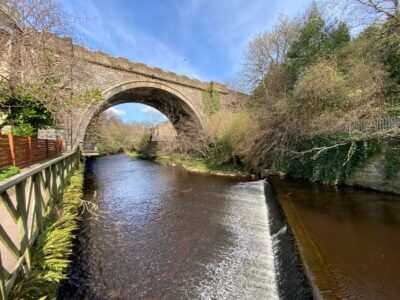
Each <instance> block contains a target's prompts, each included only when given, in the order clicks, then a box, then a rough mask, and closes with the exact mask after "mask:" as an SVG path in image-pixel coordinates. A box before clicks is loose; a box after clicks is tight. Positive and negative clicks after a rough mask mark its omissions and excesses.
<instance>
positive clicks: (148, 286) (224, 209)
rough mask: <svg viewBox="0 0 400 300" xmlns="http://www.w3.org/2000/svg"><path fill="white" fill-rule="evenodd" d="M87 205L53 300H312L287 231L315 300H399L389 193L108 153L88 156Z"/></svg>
mask: <svg viewBox="0 0 400 300" xmlns="http://www.w3.org/2000/svg"><path fill="white" fill-rule="evenodd" d="M85 198H86V199H87V200H91V201H93V202H95V203H96V204H97V205H98V209H97V210H96V211H95V213H92V214H89V213H85V214H84V218H82V221H81V226H80V230H79V234H78V238H77V243H76V246H75V251H74V253H75V255H74V257H73V263H72V266H71V269H70V274H69V275H70V278H69V280H68V281H67V282H64V283H63V284H62V287H61V289H60V293H59V297H58V298H59V299H255V300H257V299H268V300H269V299H272V300H273V299H312V298H313V294H312V292H311V288H310V284H309V280H308V279H307V277H306V275H305V272H304V268H303V265H302V263H301V260H300V256H299V253H298V250H297V247H296V246H295V242H294V241H295V240H294V239H293V236H292V234H291V232H292V231H293V232H294V234H295V236H296V238H297V239H296V240H297V244H298V246H299V249H300V253H301V255H302V258H303V261H305V267H306V269H307V270H308V277H309V279H310V282H311V285H312V286H313V287H314V296H316V297H321V298H325V299H399V298H400V284H399V279H400V254H399V253H400V201H399V200H400V197H398V196H391V195H387V194H382V193H374V192H367V191H361V190H356V189H353V188H343V187H342V188H337V187H329V186H322V185H318V184H311V183H307V182H304V181H296V180H288V179H286V180H281V179H279V178H272V179H271V180H270V184H269V183H265V182H264V181H261V180H259V181H243V180H239V179H234V178H230V177H220V176H210V175H202V174H195V173H190V172H188V171H185V170H182V169H180V168H176V167H170V166H161V165H158V164H155V163H152V162H149V161H145V160H140V159H132V158H129V157H127V156H125V155H113V156H106V157H100V158H95V159H90V160H88V161H87V164H86V178H85ZM283 211H284V212H285V214H283ZM286 221H288V223H289V224H290V225H291V226H290V227H289V226H287V224H286ZM290 228H291V229H290Z"/></svg>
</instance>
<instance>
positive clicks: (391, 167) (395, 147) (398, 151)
mask: <svg viewBox="0 0 400 300" xmlns="http://www.w3.org/2000/svg"><path fill="white" fill-rule="evenodd" d="M385 160H386V165H385V177H386V180H392V179H394V178H395V177H396V175H397V173H399V172H400V142H399V141H397V142H396V141H394V142H393V143H392V144H391V145H390V149H389V150H387V151H386V154H385Z"/></svg>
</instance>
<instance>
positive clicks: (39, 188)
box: [0, 150, 80, 300]
mask: <svg viewBox="0 0 400 300" xmlns="http://www.w3.org/2000/svg"><path fill="white" fill-rule="evenodd" d="M79 157H80V151H79V150H76V151H74V152H72V153H68V154H64V155H62V156H60V157H57V158H54V159H52V160H49V161H46V162H45V163H43V164H40V165H38V166H35V167H33V168H32V169H31V170H29V171H28V172H26V173H22V174H20V175H19V176H17V177H16V178H12V179H11V178H10V179H8V180H5V181H2V182H1V183H0V299H2V300H6V299H7V294H8V292H9V291H10V289H11V287H12V285H13V283H14V281H15V279H16V277H17V275H18V272H20V271H22V270H24V271H27V270H29V269H30V268H31V266H32V263H31V256H30V248H31V246H32V245H33V243H34V241H35V239H36V237H37V235H38V233H39V232H41V231H42V230H43V221H44V219H45V218H46V212H47V211H48V207H51V206H52V205H53V201H54V199H55V197H56V196H57V195H60V194H61V193H62V191H63V189H64V188H65V185H66V182H67V180H68V178H69V177H70V176H71V174H72V172H73V170H74V169H76V167H77V166H78V164H79Z"/></svg>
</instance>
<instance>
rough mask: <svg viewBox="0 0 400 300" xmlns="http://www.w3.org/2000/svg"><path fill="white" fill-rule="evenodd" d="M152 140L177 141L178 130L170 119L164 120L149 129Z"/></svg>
mask: <svg viewBox="0 0 400 300" xmlns="http://www.w3.org/2000/svg"><path fill="white" fill-rule="evenodd" d="M149 133H150V136H151V141H152V142H173V141H176V135H177V134H176V130H175V128H174V126H173V125H172V124H171V122H170V121H165V122H162V123H160V124H158V125H156V126H154V127H152V128H150V129H149Z"/></svg>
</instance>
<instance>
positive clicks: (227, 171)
mask: <svg viewBox="0 0 400 300" xmlns="http://www.w3.org/2000/svg"><path fill="white" fill-rule="evenodd" d="M136 157H141V156H136ZM151 160H153V161H155V162H156V163H159V164H163V165H171V166H177V167H180V168H183V169H185V170H188V171H190V172H195V173H206V174H213V175H224V176H239V177H252V175H251V174H249V173H247V172H245V170H244V169H243V168H240V167H238V166H234V165H230V164H222V165H217V164H215V163H214V162H213V161H212V160H210V159H205V158H202V157H199V156H191V155H187V154H168V155H158V156H157V157H155V158H152V159H151Z"/></svg>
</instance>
